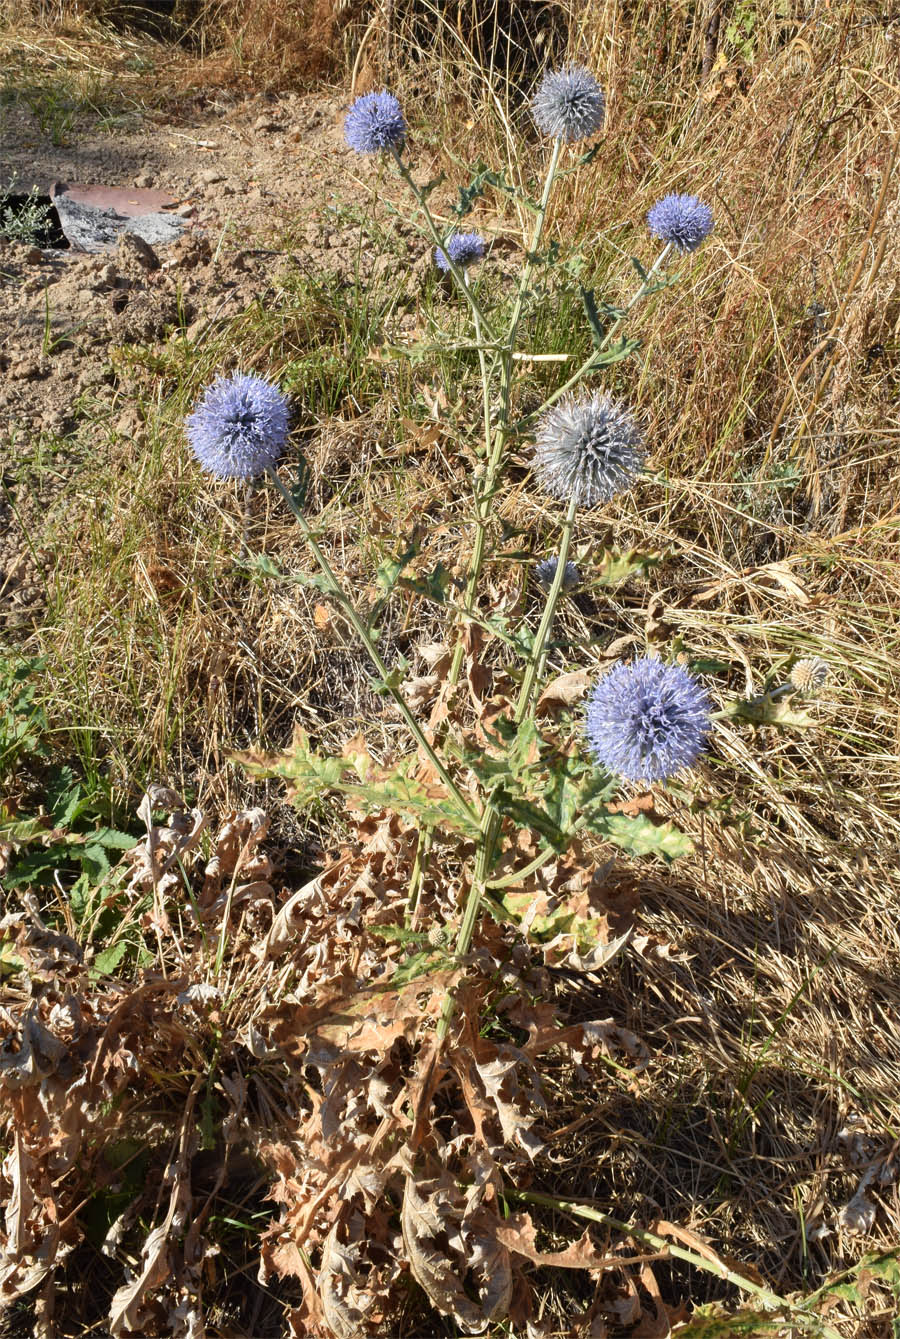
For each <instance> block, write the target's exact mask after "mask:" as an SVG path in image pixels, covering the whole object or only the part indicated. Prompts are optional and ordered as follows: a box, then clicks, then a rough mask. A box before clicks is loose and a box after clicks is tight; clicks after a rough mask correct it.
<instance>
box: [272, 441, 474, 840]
mask: <svg viewBox="0 0 900 1339" xmlns="http://www.w3.org/2000/svg"><path fill="white" fill-rule="evenodd" d="M267 473H268V475H269V478H270V479H271V480H272V482H273V483H274V485H275V487H276V488H277V489H278V491H279V493H280V494H281V496H282V498H283V499H284V501H285V502H286V503H287V505H288V507H289V508H290V510H291V512H292V513H293V515H294V518H295V520H296V521H297V523H298V525H299V526H300V529H301V530H302V531H303V536H304V538H305V540H306V542H307V544H308V545H309V547H310V551H311V552H312V555H313V557H314V558H315V560H316V562H317V563H318V564H319V567H320V568H321V569H322V574H323V575H324V577H325V579H326V581H327V582H328V588H329V589H328V594H329V595H330V596H331V597H332V599H334V600H336V601H337V603H338V604H339V605H340V608H341V612H342V613H343V615H344V617H345V618H346V619H347V622H348V623H349V624H350V626H351V627H352V628H353V631H354V632H355V633H356V635H357V637H358V638H359V639H360V641H361V642H362V644H363V646H364V647H365V649H366V651H367V653H368V656H369V659H370V660H371V662H372V664H373V665H374V666H375V669H376V670H377V671H378V674H379V675H380V676H381V680H382V683H383V684H384V686H385V688H386V689H387V690H388V692H389V693H390V695H391V697H392V698H393V699H394V702H395V703H396V704H397V707H398V708H399V711H400V715H401V716H402V717H403V719H404V721H405V722H406V724H407V726H408V727H409V730H410V733H411V734H412V736H413V738H414V739H415V741H416V743H417V744H418V746H419V748H420V749H421V750H422V752H423V753H424V754H425V755H426V757H427V758H428V761H429V762H430V763H431V765H432V767H433V768H434V770H435V771H436V772H437V774H438V776H439V777H440V778H441V780H442V781H443V783H444V785H445V786H446V788H447V791H448V792H449V794H450V795H452V796H453V799H454V800H455V801H456V803H457V805H458V806H459V808H460V810H461V811H462V812H463V813H464V814H465V815H466V817H467V818H468V819H469V820H470V821H471V822H473V823H478V822H479V815H478V814H477V813H476V812H475V810H474V809H473V808H472V806H471V804H470V803H469V801H468V800H467V799H466V798H465V796H464V795H463V794H462V791H461V790H460V789H459V787H458V786H457V785H456V782H455V781H454V780H453V778H452V777H451V776H450V774H449V772H448V771H447V769H446V768H445V767H444V764H443V763H442V762H441V760H440V758H439V757H438V756H437V754H436V753H435V751H434V749H433V747H432V746H431V744H430V743H429V742H428V740H427V739H426V738H425V735H424V733H423V731H422V728H421V726H420V725H419V723H418V721H417V720H416V718H415V717H414V716H413V714H412V712H411V711H410V709H409V707H408V706H407V704H406V702H405V701H404V698H403V696H402V694H401V693H399V692H398V691H397V689H396V688H394V687H393V686H392V685H391V681H390V672H389V670H388V668H387V666H386V665H385V663H384V661H383V660H382V659H381V656H380V655H379V654H378V650H377V648H376V646H375V643H374V642H373V641H372V638H371V636H370V634H369V630H368V628H367V627H366V626H365V624H364V623H363V621H362V619H361V618H360V617H359V615H358V614H357V612H356V609H355V608H354V606H353V604H352V603H351V601H350V600H349V599H348V598H347V596H346V595H345V594H344V591H343V589H342V587H341V586H340V584H339V582H338V579H337V577H336V576H335V575H334V572H333V571H332V569H331V564H330V563H329V561H328V559H327V558H326V557H325V554H324V553H323V552H322V550H321V549H320V548H319V546H318V544H317V543H316V540H315V538H314V536H313V533H312V531H311V529H310V527H309V522H308V521H307V519H306V517H305V516H304V515H303V512H302V511H301V510H300V508H299V507H298V506H297V503H296V502H295V501H294V499H293V498H292V497H291V495H290V493H289V492H288V490H287V489H286V488H285V486H284V484H283V483H282V482H281V480H280V479H279V477H278V475H277V473H276V472H275V469H274V468H273V467H271V466H270V467H269V469H268V470H267Z"/></svg>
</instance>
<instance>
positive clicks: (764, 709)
mask: <svg viewBox="0 0 900 1339" xmlns="http://www.w3.org/2000/svg"><path fill="white" fill-rule="evenodd" d="M725 713H726V715H727V716H728V717H729V718H730V719H731V720H736V719H737V720H742V721H752V722H753V724H754V725H783V726H794V727H797V728H800V729H802V728H806V727H807V726H810V725H815V724H816V722H815V719H814V718H813V717H812V716H810V714H809V712H808V711H803V710H802V709H801V708H797V707H794V706H792V705H791V698H790V697H789V696H787V695H786V696H784V697H780V698H774V697H772V696H771V695H770V694H768V693H766V694H764V695H763V696H762V697H755V698H751V699H750V701H734V702H729V703H727V704H726V706H725Z"/></svg>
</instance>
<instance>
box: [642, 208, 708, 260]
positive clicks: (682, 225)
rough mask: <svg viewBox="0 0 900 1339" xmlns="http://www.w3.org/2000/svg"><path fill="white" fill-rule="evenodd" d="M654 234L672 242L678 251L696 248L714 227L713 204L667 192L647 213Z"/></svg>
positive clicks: (694, 249)
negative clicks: (711, 206) (710, 205)
mask: <svg viewBox="0 0 900 1339" xmlns="http://www.w3.org/2000/svg"><path fill="white" fill-rule="evenodd" d="M647 222H648V223H649V225H650V231H651V233H652V234H653V236H654V237H660V238H662V240H663V241H664V242H671V244H672V246H674V247H675V248H676V249H677V250H678V251H696V250H697V247H698V246H700V244H701V243H702V242H705V241H706V239H707V237H708V236H709V234H710V233H711V232H712V230H713V216H712V210H711V209H710V207H709V205H705V204H704V203H703V201H702V200H698V199H697V197H696V195H667V196H665V198H664V199H662V200H659V201H657V203H656V204H655V205H654V206H653V208H652V209H651V210H650V212H649V214H648V215H647Z"/></svg>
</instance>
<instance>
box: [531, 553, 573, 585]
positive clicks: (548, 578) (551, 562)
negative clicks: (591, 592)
mask: <svg viewBox="0 0 900 1339" xmlns="http://www.w3.org/2000/svg"><path fill="white" fill-rule="evenodd" d="M558 566H559V559H558V558H544V559H543V561H542V562H539V563H537V564H535V569H534V575H535V576H536V577H537V579H538V581H539V582H540V583H541V585H542V586H543V587H544V589H545V590H549V589H550V587H551V586H552V585H553V582H554V579H555V577H556V569H557V567H558ZM580 581H581V573H580V572H579V570H578V568H577V567H576V566H575V564H574V563H572V562H567V563H566V570H565V572H564V573H563V590H571V589H572V587H573V586H577V585H578V584H579V582H580Z"/></svg>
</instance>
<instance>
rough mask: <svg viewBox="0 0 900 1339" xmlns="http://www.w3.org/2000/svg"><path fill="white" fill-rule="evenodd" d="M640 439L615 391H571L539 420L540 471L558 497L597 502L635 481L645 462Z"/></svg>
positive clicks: (580, 502)
mask: <svg viewBox="0 0 900 1339" xmlns="http://www.w3.org/2000/svg"><path fill="white" fill-rule="evenodd" d="M640 442H641V434H640V432H639V430H638V427H637V424H636V423H635V421H634V419H633V418H632V416H631V414H630V412H629V411H628V410H627V409H626V408H625V406H624V405H621V404H619V403H618V402H617V401H616V400H614V399H613V398H612V397H611V396H610V395H607V394H606V393H605V392H604V391H595V392H594V394H593V395H591V396H590V397H580V398H579V397H576V396H575V395H572V394H571V393H569V394H567V395H564V396H562V398H561V399H560V401H559V403H558V404H556V405H554V406H553V408H552V409H549V410H548V411H547V413H546V414H545V415H544V417H543V418H542V419H541V422H540V423H539V425H538V431H537V437H536V440H535V447H534V465H535V470H536V472H537V475H538V478H539V479H540V481H541V483H542V484H543V486H544V488H546V490H547V492H548V493H551V494H552V495H553V496H554V497H558V498H561V499H562V500H563V501H565V502H569V501H570V500H571V499H572V498H573V497H574V498H575V501H576V502H577V503H578V505H579V506H582V507H593V506H596V504H597V503H598V502H608V501H609V499H610V498H611V497H615V495H616V493H621V492H623V490H624V489H626V488H630V487H631V486H632V484H633V483H634V481H635V479H636V477H637V475H638V473H639V471H640V469H641V466H642V465H643V462H644V457H643V453H642V452H641V450H640Z"/></svg>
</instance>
